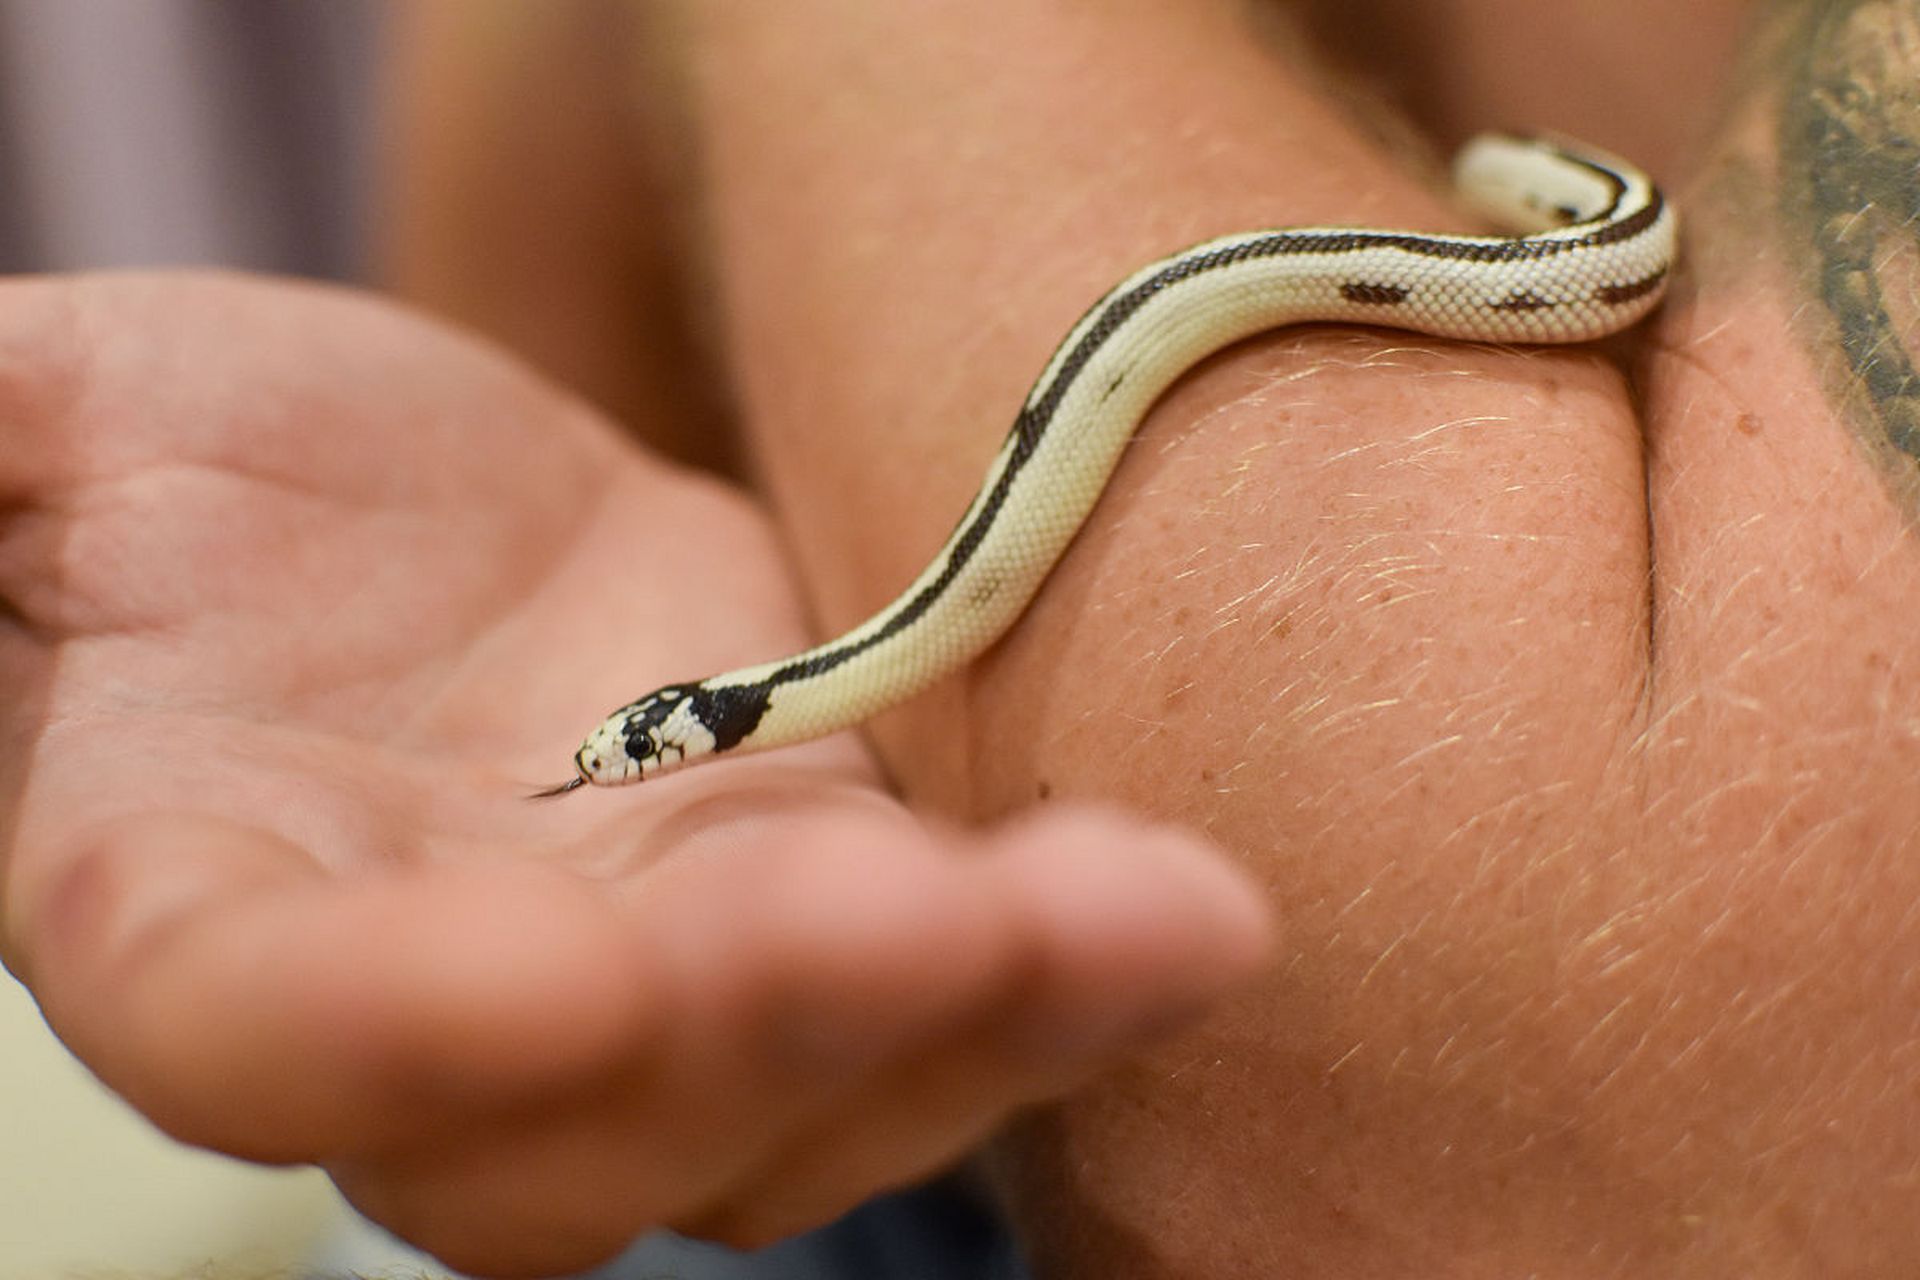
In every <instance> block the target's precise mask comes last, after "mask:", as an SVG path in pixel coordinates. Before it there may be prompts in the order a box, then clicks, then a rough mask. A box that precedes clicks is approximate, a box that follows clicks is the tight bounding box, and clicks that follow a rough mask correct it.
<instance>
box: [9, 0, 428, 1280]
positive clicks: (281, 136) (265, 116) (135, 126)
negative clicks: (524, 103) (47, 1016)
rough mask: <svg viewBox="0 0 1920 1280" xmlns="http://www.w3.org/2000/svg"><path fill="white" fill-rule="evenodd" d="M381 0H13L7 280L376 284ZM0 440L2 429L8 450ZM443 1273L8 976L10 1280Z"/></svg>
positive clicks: (388, 13) (317, 1180) (313, 1178)
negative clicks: (145, 1101) (212, 1151)
mask: <svg viewBox="0 0 1920 1280" xmlns="http://www.w3.org/2000/svg"><path fill="white" fill-rule="evenodd" d="M396 10H397V6H394V5H390V4H386V3H382V0H0V271H4V272H7V273H21V272H39V271H69V270H83V269H97V268H120V267H147V266H221V267H236V268H244V269H248V270H256V271H273V272H286V273H295V274H301V275H311V276H321V277H327V278H331V279H336V280H352V281H364V280H367V279H369V278H370V276H371V274H372V272H373V268H372V256H373V251H372V247H371V243H372V242H371V229H372V218H373V214H372V205H373V200H374V186H375V175H376V173H377V170H378V164H377V162H376V145H377V138H378V134H379V130H380V128H381V124H382V122H381V118H380V117H381V108H380V102H381V96H382V95H381V93H380V91H379V80H380V76H381V74H382V67H383V50H384V48H385V47H386V44H385V34H386V33H385V28H386V26H387V25H388V20H389V19H390V18H391V17H392V13H393V12H394V11H396ZM4 447H5V438H4V428H3V427H0V448H4ZM309 1269H325V1270H326V1271H330V1272H336V1271H337V1272H338V1273H340V1274H346V1273H348V1272H349V1271H350V1270H357V1271H359V1272H360V1273H362V1274H366V1275H370V1276H372V1275H380V1274H396V1275H397V1274H406V1275H425V1274H433V1272H432V1270H431V1269H430V1268H427V1267H425V1266H424V1265H423V1264H422V1263H421V1261H420V1260H419V1259H418V1258H417V1257H415V1256H414V1255H412V1254H410V1253H408V1252H406V1251H404V1250H401V1249H399V1248H398V1247H397V1246H393V1245H391V1244H390V1242H387V1241H386V1240H385V1239H384V1238H383V1237H381V1236H379V1235H378V1234H377V1233H374V1232H372V1231H371V1230H370V1229H367V1228H365V1227H364V1226H363V1225H361V1224H359V1223H358V1221H357V1220H356V1219H354V1218H353V1217H352V1215H351V1214H350V1213H349V1212H348V1211H347V1210H346V1209H345V1207H344V1205H343V1204H342V1203H341V1202H340V1200H339V1198H338V1197H337V1196H336V1195H335V1193H334V1192H333V1190H332V1185H331V1184H330V1183H329V1182H327V1180H326V1179H325V1178H324V1177H323V1176H321V1175H320V1174H318V1173H317V1172H314V1171H311V1170H267V1169H261V1168H257V1167H254V1166H251V1165H244V1164H241V1163H239V1162H236V1161H231V1160H227V1159H224V1158H221V1157H217V1156H212V1155H208V1154H206V1153H204V1152H199V1151H193V1150H189V1149H187V1148H184V1147H181V1146H180V1145H178V1144H176V1143H173V1142H171V1141H169V1140H168V1139H166V1138H164V1137H163V1136H161V1135H160V1134H159V1133H157V1132H156V1131H155V1130H153V1129H152V1128H151V1127H150V1126H149V1125H147V1124H146V1122H145V1121H144V1120H142V1119H141V1118H140V1117H139V1116H137V1115H136V1114H135V1113H134V1112H133V1111H132V1110H131V1109H130V1108H128V1107H127V1106H125V1104H123V1103H121V1102H120V1101H119V1100H118V1099H117V1098H116V1097H114V1096H113V1095H112V1094H110V1093H108V1092H107V1091H106V1090H105V1089H104V1088H103V1087H101V1086H100V1085H99V1084H98V1083H97V1082H96V1081H95V1080H94V1079H93V1077H92V1076H91V1075H89V1074H88V1073H87V1071H86V1070H85V1069H84V1068H83V1067H81V1066H80V1065H79V1064H78V1063H77V1062H76V1061H74V1060H73V1059H72V1057H71V1056H70V1055H68V1054H67V1053H66V1051H65V1050H64V1048H62V1047H61V1046H60V1044H59V1042H58V1041H56V1040H55V1039H54V1038H53V1037H52V1035H51V1034H50V1033H49V1032H48V1031H47V1030H46V1027H45V1024H44V1023H42V1022H41V1020H40V1016H39V1011H38V1010H37V1009H36V1008H35V1006H34V1004H33V1001H32V998H31V996H29V995H28V994H27V992H26V990H25V989H24V988H23V987H21V986H20V985H19V984H18V983H16V982H14V981H13V979H12V978H11V977H9V976H6V975H5V974H3V973H0V1280H55V1278H56V1277H67V1276H86V1277H107V1276H115V1277H119V1276H125V1277H129V1278H139V1280H161V1278H168V1280H171V1278H172V1277H179V1276H193V1277H196V1278H198V1277H209V1278H211V1277H226V1276H228V1275H232V1276H236V1277H254V1276H266V1275H288V1276H294V1275H303V1274H307V1273H308V1270H309Z"/></svg>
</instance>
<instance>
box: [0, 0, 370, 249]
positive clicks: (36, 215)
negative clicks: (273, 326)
mask: <svg viewBox="0 0 1920 1280" xmlns="http://www.w3.org/2000/svg"><path fill="white" fill-rule="evenodd" d="M381 9H382V6H381V5H380V4H379V3H378V0H0V270H4V271H7V272H21V271H45V270H74V269H81V268H96V267H126V266H151V265H160V264H167V265H175V264H194V265H224V266H236V267H245V268H250V269H254V270H266V271H285V272H295V273H299V274H303V275H317V276H327V277H332V278H336V279H340V278H355V277H363V276H364V275H365V274H366V271H367V268H368V227H369V200H370V196H371V183H372V177H371V175H372V173H373V166H372V163H371V161H372V148H373V142H374V130H375V114H376V96H377V94H376V86H377V80H378V75H379V60H380V50H381V21H382V13H381Z"/></svg>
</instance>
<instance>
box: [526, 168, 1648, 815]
mask: <svg viewBox="0 0 1920 1280" xmlns="http://www.w3.org/2000/svg"><path fill="white" fill-rule="evenodd" d="M1454 178H1455V182H1456V183H1457V185H1458V187H1459V189H1460V192H1461V195H1462V196H1463V197H1464V198H1465V199H1466V200H1467V201H1468V203H1470V204H1471V205H1473V206H1474V207H1476V208H1478V209H1479V210H1480V211H1482V212H1483V213H1485V214H1487V215H1488V216H1489V217H1491V218H1493V219H1494V220H1495V221H1497V222H1498V223H1499V224H1501V225H1504V226H1507V227H1510V228H1512V229H1513V230H1514V231H1515V232H1517V233H1520V234H1516V235H1508V236H1453V235H1422V234H1419V233H1417V232H1411V231H1383V230H1368V229H1364V228H1353V227H1296V228H1287V229H1282V230H1272V231H1249V232H1243V233H1241V234H1238V235H1230V236H1224V237H1222V238H1220V239H1217V240H1210V241H1208V242H1206V243H1205V244H1200V245H1195V246H1194V247H1193V248H1190V249H1187V250H1184V251H1182V252H1180V253H1176V254H1174V255H1172V256H1171V257H1168V258H1162V259H1161V260H1160V261H1158V262H1154V263H1152V264H1150V265H1148V266H1145V267H1142V268H1141V269H1140V270H1138V271H1136V272H1134V273H1133V274H1132V275H1131V276H1129V277H1127V278H1126V279H1125V280H1123V281H1121V282H1120V283H1119V284H1118V285H1116V286H1115V287H1114V288H1113V289H1112V290H1111V291H1110V292H1108V293H1107V295H1106V296H1105V297H1103V298H1102V299H1100V301H1099V302H1097V303H1095V304H1094V305H1093V307H1092V308H1091V309H1090V310H1089V311H1088V312H1087V313H1086V314H1085V315H1084V316H1082V317H1081V318H1080V320H1079V322H1078V323H1077V324H1075V325H1074V326H1073V328H1072V330H1071V331H1069V332H1068V334H1067V336H1066V337H1065V339H1063V340H1062V341H1061V343H1060V346H1059V347H1058V349H1056V350H1055V351H1054V353H1053V356H1052V358H1051V359H1049V360H1048V361H1047V366H1046V368H1045V369H1044V370H1043V371H1042V372H1041V374H1040V377H1039V378H1038V380H1037V381H1035V383H1034V384H1033V389H1032V390H1031V391H1029V392H1028V394H1027V399H1026V403H1024V404H1023V405H1022V406H1021V407H1020V412H1019V414H1018V416H1017V417H1016V418H1015V419H1014V423H1013V429H1012V430H1011V431H1010V432H1009V433H1008V434H1007V438H1006V442H1005V443H1004V444H1002V445H1001V447H1000V452H999V453H998V454H997V455H996V456H995V458H994V460H993V464H992V466H990V467H989V468H988V469H987V475H986V479H985V480H984V481H983V482H982V484H981V486H980V491H979V493H978V495H976V496H975V498H974V500H973V505H972V506H970V507H969V508H968V509H967V512H966V515H965V516H964V517H962V519H961V520H960V523H959V525H958V527H957V528H955V530H954V532H953V535H952V536H951V537H950V538H948V539H947V543H946V545H945V546H943V547H941V548H940V551H939V553H938V554H936V555H935V556H934V557H933V561H932V563H930V564H929V565H928V566H927V567H926V569H925V570H923V571H922V572H921V574H920V576H919V577H918V578H916V579H915V580H914V582H913V584H912V585H911V586H909V587H908V588H907V589H906V590H905V591H904V592H902V593H901V594H900V595H899V596H898V597H897V598H896V599H895V600H894V601H893V602H892V603H891V604H889V605H887V606H886V607H885V608H884V609H882V610H880V611H879V612H878V613H876V614H874V615H873V616H872V617H871V618H869V619H867V620H866V621H865V622H863V623H861V624H860V625H859V626H857V627H855V628H854V629H853V630H851V631H849V632H847V633H846V634H845V635H842V636H839V637H837V638H836V639H833V640H829V641H827V642H826V643H825V644H821V645H818V646H816V647H814V648H811V649H808V650H806V651H805V652H804V653H797V654H794V655H793V656H791V657H787V658H781V659H778V660H776V661H773V662H768V663H764V664H762V665H760V666H754V667H746V668H743V669H741V670H738V671H728V672H725V673H723V674H720V675H713V676H707V677H706V678H704V679H701V680H692V681H687V682H685V683H680V684H671V685H667V686H665V687H664V688H660V689H656V690H654V691H653V692H652V693H649V694H647V695H646V696H645V697H643V698H640V699H639V700H638V701H635V702H631V703H628V704H627V705H626V706H624V707H621V708H620V709H619V710H618V711H615V712H614V713H613V714H612V715H610V716H608V717H607V718H606V720H605V721H603V722H602V723H601V724H600V725H599V727H598V728H596V729H594V731H593V732H592V734H591V735H589V736H588V738H587V740H586V742H585V744H583V745H582V746H581V748H580V750H579V751H578V752H577V753H576V754H575V756H574V764H575V767H576V769H577V770H578V776H577V777H575V778H573V779H570V780H569V781H567V782H565V783H563V784H561V785H560V786H557V787H554V788H552V789H551V790H549V791H546V792H543V793H541V794H543V795H556V794H559V793H561V792H565V791H571V790H573V789H574V788H576V787H579V786H582V785H584V784H586V783H589V782H591V783H595V784H598V785H601V786H613V785H618V784H620V783H625V782H635V781H639V780H640V779H643V778H651V777H654V776H656V775H658V774H661V773H665V772H668V771H670V770H673V769H677V768H680V767H682V766H684V765H688V764H692V763H694V762H696V761H700V760H704V759H708V758H710V757H713V756H716V755H719V754H721V753H724V752H745V751H759V750H764V749H766V748H768V747H778V746H785V745H787V744H790V743H795V742H801V741H805V740H806V739H809V738H817V737H820V736H822V735H825V734H829V733H833V732H834V731H836V730H840V729H846V728H849V727H851V726H854V725H857V724H860V723H861V722H862V721H864V720H866V719H867V718H868V717H870V716H872V715H874V714H875V713H877V712H879V711H881V710H883V709H884V708H886V707H889V706H892V705H893V704H895V703H897V702H901V701H903V700H905V699H907V698H910V697H912V696H913V695H914V694H916V693H918V692H919V691H921V690H922V689H925V688H926V687H927V686H929V685H931V684H932V683H933V682H934V681H936V680H938V679H940V677H942V676H944V675H946V674H948V673H949V672H951V671H954V670H955V669H957V668H959V667H961V666H964V665H965V664H966V663H967V662H969V661H971V660H972V659H973V658H974V657H975V656H976V655H978V654H979V653H980V652H982V651H983V650H984V649H986V648H987V647H988V646H989V645H991V644H993V642H994V641H995V640H997V639H998V638H999V637H1000V636H1001V635H1002V634H1003V633H1004V632H1005V631H1006V630H1007V628H1009V627H1010V626H1012V625H1013V623H1014V621H1015V620H1016V619H1017V618H1019V616H1020V615H1021V613H1022V612H1023V611H1024V610H1025V609H1026V607H1027V604H1028V602H1029V601H1030V600H1032V598H1033V596H1034V593H1035V592H1037V591H1038V590H1039V588H1040V584H1041V582H1042V581H1044V580H1045V578H1046V576H1047V574H1048V572H1049V571H1051V569H1052V568H1053V566H1054V563H1055V562H1056V561H1057V560H1059V558H1060V556H1061V554H1062V553H1063V552H1064V551H1065V550H1066V548H1067V544H1068V543H1069V542H1071V541H1072V539H1073V536H1074V534H1075V533H1076V532H1077V531H1078V530H1079V528H1080V525H1081V523H1082V522H1083V521H1084V520H1085V519H1086V517H1087V514H1088V513H1089V512H1090V511H1091V510H1092V509H1093V506H1094V504H1095V503H1096V502H1098V501H1099V499H1100V493H1101V491H1102V490H1103V489H1104V488H1105V487H1106V483H1107V478H1108V477H1109V476H1110V475H1111V474H1112V472H1113V469H1114V466H1115V465H1116V464H1117V463H1118V461H1119V459H1120V456H1121V453H1122V451H1123V450H1124V449H1125V448H1126V445H1127V442H1128V440H1129V439H1130V438H1131V437H1132V435H1133V432H1134V429H1135V427H1136V426H1138V424H1139V422H1140V420H1141V418H1142V417H1144V416H1145V414H1146V412H1147V409H1148V408H1149V407H1150V406H1151V405H1152V404H1153V402H1154V400H1155V399H1157V398H1158V397H1159V396H1160V394H1161V393H1162V392H1163V391H1165V390H1166V389H1167V387H1168V386H1170V385H1171V384H1172V383H1173V381H1174V380H1175V379H1176V378H1178V377H1179V376H1180V375H1181V374H1182V373H1184V372H1186V371H1187V370H1188V369H1190V368H1192V367H1193V366H1194V365H1195V364H1197V363H1199V362H1200V361H1201V360H1202V359H1204V358H1206V357H1207V356H1209V355H1211V354H1213V353H1214V352H1216V351H1219V350H1220V349H1221V348H1223V347H1226V346H1228V345H1230V344H1232V343H1234V342H1237V341H1239V340H1241V339H1243V338H1246V337H1249V336H1251V335H1253V334H1256V333H1259V332H1262V331H1264V330H1268V329H1275V328H1279V327H1281V326H1283V325H1290V324H1299V323H1303V322H1307V321H1346V322H1358V323H1362V324H1376V325H1388V326H1392V327H1394V328H1400V329H1410V330H1413V331H1415V332H1419V333H1425V334H1431V335H1434V336H1436V337H1445V338H1460V339H1469V340H1477V341H1483V342H1555V343H1564V342H1583V341H1587V340H1590V339H1594V338H1599V337H1603V336H1605V335H1606V334H1610V333H1613V332H1615V331H1616V330H1619V329H1622V328H1624V327H1626V326H1627V325H1630V324H1632V323H1633V322H1634V321H1635V320H1638V319H1639V318H1640V317H1641V316H1643V315H1645V314H1646V313H1647V312H1648V311H1649V310H1650V309H1652V307H1653V306H1654V305H1655V304H1656V303H1657V302H1658V301H1659V299H1660V296H1661V293H1662V292H1663V291H1664V289H1665V287H1666V281H1667V273H1668V270H1669V268H1670V266H1671V264H1672V261H1673V254H1674V242H1675V235H1676V221H1675V216H1674V213H1673V210H1672V209H1671V208H1670V207H1669V206H1668V205H1667V203H1666V201H1665V200H1664V199H1663V198H1662V196H1661V194H1660V191H1659V190H1658V189H1657V188H1656V187H1655V186H1654V185H1653V183H1652V182H1651V181H1650V180H1649V179H1648V178H1647V177H1646V175H1645V174H1643V173H1641V172H1640V171H1639V170H1637V169H1635V168H1633V167H1632V166H1631V165H1627V164H1624V163H1622V162H1621V161H1619V160H1616V159H1614V158H1613V157H1611V156H1607V155H1604V154H1601V153H1599V152H1595V151H1592V150H1588V149H1586V148H1583V147H1576V146H1573V145H1569V144H1562V143H1554V142H1545V141H1539V140H1531V139H1519V138H1510V137H1504V136H1495V135H1488V136H1482V137H1479V138H1476V139H1474V140H1473V141H1472V142H1471V143H1470V144H1469V145H1468V146H1467V147H1466V148H1465V149H1464V150H1463V151H1462V152H1461V153H1460V156H1459V158H1458V160H1457V161H1456V162H1455V166H1454Z"/></svg>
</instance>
